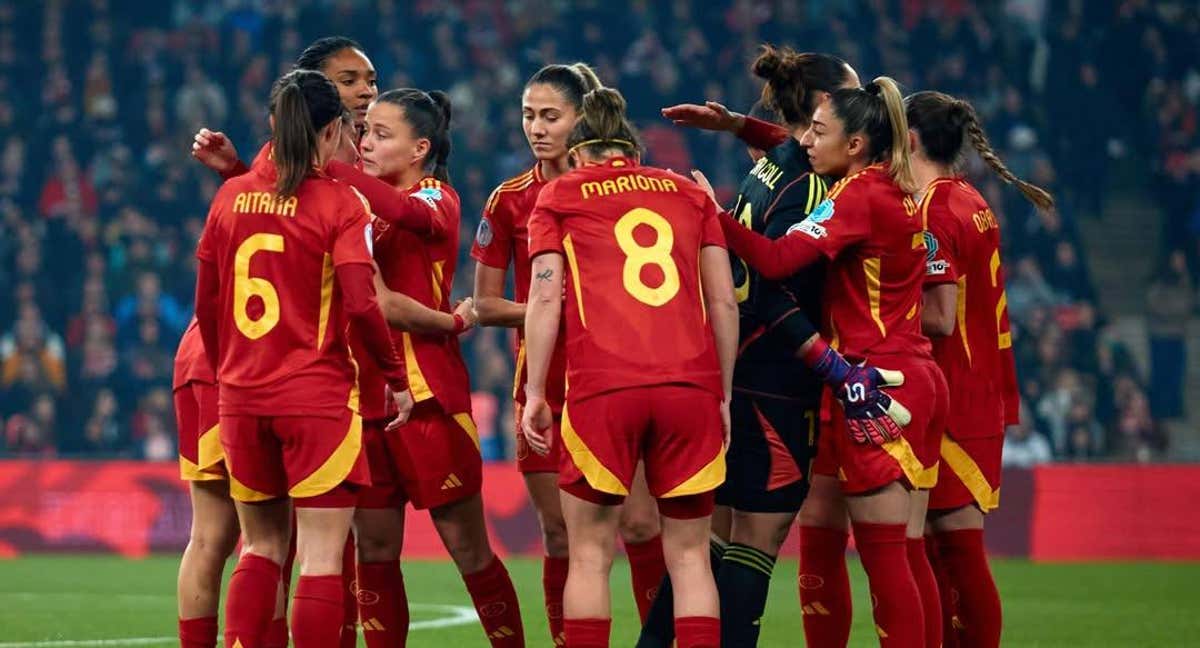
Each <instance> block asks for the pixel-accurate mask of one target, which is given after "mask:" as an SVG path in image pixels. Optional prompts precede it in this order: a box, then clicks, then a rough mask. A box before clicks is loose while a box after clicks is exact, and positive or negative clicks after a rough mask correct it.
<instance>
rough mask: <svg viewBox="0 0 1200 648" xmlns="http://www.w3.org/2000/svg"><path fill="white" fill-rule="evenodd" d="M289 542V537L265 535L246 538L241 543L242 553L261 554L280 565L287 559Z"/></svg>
mask: <svg viewBox="0 0 1200 648" xmlns="http://www.w3.org/2000/svg"><path fill="white" fill-rule="evenodd" d="M289 544H290V538H279V537H266V538H256V539H253V540H251V539H249V538H247V539H246V541H245V542H243V543H242V553H243V554H247V553H251V554H254V555H256V556H262V557H263V558H266V559H268V560H270V561H272V562H274V563H276V564H279V565H282V564H283V563H284V561H285V560H287V554H288V545H289Z"/></svg>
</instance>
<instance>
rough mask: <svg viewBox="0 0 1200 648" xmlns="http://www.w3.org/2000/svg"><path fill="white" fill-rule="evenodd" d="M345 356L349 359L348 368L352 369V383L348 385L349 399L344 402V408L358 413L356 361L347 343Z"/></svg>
mask: <svg viewBox="0 0 1200 648" xmlns="http://www.w3.org/2000/svg"><path fill="white" fill-rule="evenodd" d="M346 356H347V357H348V358H350V366H352V367H354V382H352V383H350V398H349V400H348V401H347V402H346V407H349V408H350V409H352V410H354V411H355V412H359V411H360V410H359V406H358V405H359V404H358V397H359V394H360V392H359V390H358V376H359V373H358V361H357V360H355V359H354V350H353V349H351V348H350V344H349V343H347V344H346Z"/></svg>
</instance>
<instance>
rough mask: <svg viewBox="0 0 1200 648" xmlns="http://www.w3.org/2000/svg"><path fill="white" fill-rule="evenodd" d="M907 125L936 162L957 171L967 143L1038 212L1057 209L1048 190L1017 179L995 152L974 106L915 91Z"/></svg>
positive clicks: (906, 101)
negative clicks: (968, 141) (915, 133)
mask: <svg viewBox="0 0 1200 648" xmlns="http://www.w3.org/2000/svg"><path fill="white" fill-rule="evenodd" d="M904 106H905V109H906V113H907V117H908V124H909V126H910V127H911V128H912V129H913V130H915V131H916V132H917V137H919V138H920V140H921V148H923V149H924V150H925V155H926V157H928V158H929V159H930V160H932V161H933V162H936V163H938V164H944V165H947V166H950V167H954V168H957V167H959V166H961V165H962V160H963V157H964V156H965V153H966V146H965V144H966V141H967V140H968V139H969V140H970V142H971V147H972V148H974V149H975V151H976V152H977V153H979V157H980V158H981V159H982V160H983V161H984V162H985V163H986V164H987V165H988V166H989V167H991V169H992V171H994V172H995V173H996V175H998V176H1000V178H1001V179H1002V180H1004V181H1005V182H1007V183H1008V184H1011V185H1015V186H1016V187H1017V188H1018V189H1019V190H1020V191H1021V193H1022V194H1024V196H1025V198H1026V199H1028V200H1029V202H1031V203H1033V204H1034V206H1036V207H1037V208H1038V209H1041V210H1048V209H1052V208H1053V207H1054V197H1053V196H1051V195H1050V193H1049V192H1047V191H1046V190H1045V189H1042V188H1041V187H1039V186H1037V185H1035V184H1032V183H1029V182H1026V181H1024V180H1022V179H1020V178H1018V177H1017V176H1016V175H1015V174H1013V172H1012V171H1010V170H1009V169H1008V167H1007V166H1005V164H1004V162H1003V161H1002V160H1001V159H1000V156H999V155H997V154H996V152H995V151H994V150H992V145H991V143H990V142H989V141H988V137H987V133H985V132H984V131H983V126H982V125H980V123H979V115H978V114H977V113H976V112H975V107H974V106H972V105H971V104H970V103H969V102H967V101H963V100H962V99H956V98H954V97H951V96H950V95H948V94H944V93H941V92H933V91H923V92H916V93H913V94H911V95H909V96H908V97H906V98H905V99H904Z"/></svg>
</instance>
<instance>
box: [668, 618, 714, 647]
mask: <svg viewBox="0 0 1200 648" xmlns="http://www.w3.org/2000/svg"><path fill="white" fill-rule="evenodd" d="M675 645H676V646H678V647H679V648H721V620H720V619H718V618H716V617H700V616H693V617H679V618H678V619H675Z"/></svg>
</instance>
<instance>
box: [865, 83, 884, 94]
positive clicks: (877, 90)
mask: <svg viewBox="0 0 1200 648" xmlns="http://www.w3.org/2000/svg"><path fill="white" fill-rule="evenodd" d="M863 90H865V91H866V93H867V94H869V95H871V96H872V97H878V96H879V95H881V94H882V93H883V86H881V85H879V83H877V82H875V81H871V82H870V83H868V84H867V85H865V86H863Z"/></svg>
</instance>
